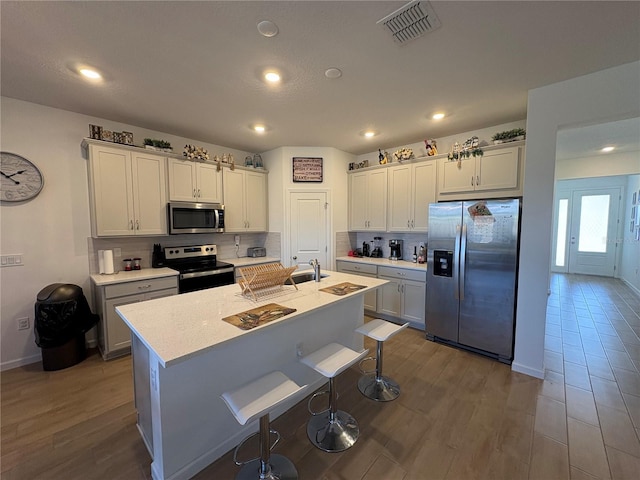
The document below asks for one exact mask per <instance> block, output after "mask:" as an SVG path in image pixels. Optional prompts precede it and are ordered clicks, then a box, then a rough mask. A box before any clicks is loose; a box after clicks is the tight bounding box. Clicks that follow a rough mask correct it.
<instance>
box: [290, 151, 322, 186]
mask: <svg viewBox="0 0 640 480" xmlns="http://www.w3.org/2000/svg"><path fill="white" fill-rule="evenodd" d="M293 181H294V182H322V158H320V157H293Z"/></svg>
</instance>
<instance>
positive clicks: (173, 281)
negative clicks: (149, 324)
mask: <svg viewBox="0 0 640 480" xmlns="http://www.w3.org/2000/svg"><path fill="white" fill-rule="evenodd" d="M94 289H95V290H94V292H95V293H94V295H95V302H94V303H95V305H96V309H97V313H98V315H99V316H100V322H99V324H98V348H99V349H100V353H101V354H102V357H103V358H104V359H105V360H109V359H111V358H114V357H118V356H121V355H126V354H128V353H129V352H130V349H131V330H130V329H129V327H128V326H127V325H126V324H125V323H124V322H123V321H122V319H121V318H120V316H119V315H118V314H117V313H116V310H115V309H116V307H118V306H120V305H129V304H131V303H136V302H144V301H146V300H152V299H154V298H161V297H168V296H170V295H176V294H177V293H178V277H177V276H171V277H161V278H153V279H149V280H138V281H133V282H123V283H116V284H110V285H100V286H94Z"/></svg>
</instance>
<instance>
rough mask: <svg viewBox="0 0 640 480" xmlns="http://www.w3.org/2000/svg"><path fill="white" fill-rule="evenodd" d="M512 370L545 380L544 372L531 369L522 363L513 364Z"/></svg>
mask: <svg viewBox="0 0 640 480" xmlns="http://www.w3.org/2000/svg"><path fill="white" fill-rule="evenodd" d="M511 370H513V371H514V372H518V373H524V374H525V375H529V376H530V377H535V378H541V379H544V370H540V369H537V368H531V367H528V366H526V365H522V364H520V363H516V362H513V363H512V364H511Z"/></svg>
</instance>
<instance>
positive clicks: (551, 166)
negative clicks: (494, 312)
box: [512, 62, 640, 378]
mask: <svg viewBox="0 0 640 480" xmlns="http://www.w3.org/2000/svg"><path fill="white" fill-rule="evenodd" d="M639 113H640V62H633V63H629V64H626V65H621V66H618V67H614V68H611V69H607V70H603V71H601V72H596V73H593V74H590V75H585V76H582V77H578V78H574V79H571V80H567V81H564V82H560V83H556V84H553V85H549V86H546V87H541V88H537V89H534V90H531V91H530V92H529V101H528V108H527V144H526V159H527V160H526V165H525V173H524V179H525V180H524V199H523V211H522V218H523V222H522V240H521V254H520V272H519V286H518V311H517V319H516V343H515V358H514V362H513V367H512V368H513V369H514V370H516V371H520V372H523V373H527V374H529V375H534V376H537V377H539V378H542V377H543V375H544V332H545V313H546V301H547V290H548V285H549V258H550V255H551V232H552V225H551V221H550V219H551V218H552V206H553V186H554V176H555V158H556V135H557V132H558V129H559V128H566V127H569V126H572V125H573V126H575V125H579V124H587V123H590V122H592V123H603V122H605V121H610V120H614V119H619V118H629V117H632V116H638V114H639Z"/></svg>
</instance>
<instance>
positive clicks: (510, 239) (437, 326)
mask: <svg viewBox="0 0 640 480" xmlns="http://www.w3.org/2000/svg"><path fill="white" fill-rule="evenodd" d="M519 234H520V200H519V199H504V200H483V201H478V200H473V201H465V202H445V203H432V204H431V205H429V237H428V244H427V302H426V318H425V322H426V334H427V338H428V339H429V340H434V341H440V342H444V343H449V344H452V345H455V346H459V347H462V348H466V349H470V350H473V351H476V352H478V353H482V354H485V355H489V356H492V357H494V358H497V359H498V360H500V361H501V362H504V363H511V361H512V359H513V335H514V325H515V311H516V291H517V272H518V247H519Z"/></svg>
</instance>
